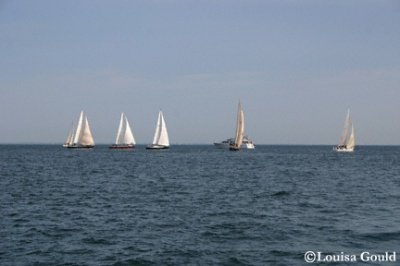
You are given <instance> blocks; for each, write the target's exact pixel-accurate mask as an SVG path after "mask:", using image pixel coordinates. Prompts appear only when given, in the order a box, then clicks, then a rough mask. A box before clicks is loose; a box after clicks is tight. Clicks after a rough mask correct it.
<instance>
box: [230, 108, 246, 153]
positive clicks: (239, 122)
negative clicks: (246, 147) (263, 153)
mask: <svg viewBox="0 0 400 266" xmlns="http://www.w3.org/2000/svg"><path fill="white" fill-rule="evenodd" d="M243 136H244V113H243V108H242V104H241V103H240V101H239V105H238V112H237V119H236V133H235V142H234V143H233V144H232V145H231V146H230V147H229V150H231V151H238V150H240V147H241V145H242V142H243Z"/></svg>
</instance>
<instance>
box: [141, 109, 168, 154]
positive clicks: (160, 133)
mask: <svg viewBox="0 0 400 266" xmlns="http://www.w3.org/2000/svg"><path fill="white" fill-rule="evenodd" d="M168 148H169V138H168V131H167V124H166V123H165V120H164V116H163V113H162V111H160V112H159V113H158V119H157V126H156V130H155V132H154V138H153V143H152V144H150V145H148V146H147V147H146V149H168Z"/></svg>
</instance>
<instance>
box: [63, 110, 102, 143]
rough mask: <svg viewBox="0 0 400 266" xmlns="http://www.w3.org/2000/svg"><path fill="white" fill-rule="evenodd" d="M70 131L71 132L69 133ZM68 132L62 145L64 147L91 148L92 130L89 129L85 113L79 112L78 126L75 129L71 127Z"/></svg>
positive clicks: (92, 141)
mask: <svg viewBox="0 0 400 266" xmlns="http://www.w3.org/2000/svg"><path fill="white" fill-rule="evenodd" d="M71 132H72V134H71ZM71 132H70V134H69V135H68V138H67V141H66V143H64V145H63V146H64V147H66V148H93V147H94V140H93V136H92V132H91V131H90V126H89V122H88V119H87V117H86V115H85V114H84V113H83V111H82V112H81V114H80V116H79V121H78V126H77V127H76V129H74V127H73V128H72V130H71Z"/></svg>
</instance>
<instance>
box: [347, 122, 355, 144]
mask: <svg viewBox="0 0 400 266" xmlns="http://www.w3.org/2000/svg"><path fill="white" fill-rule="evenodd" d="M346 146H347V148H348V149H354V147H355V146H356V137H355V134H354V126H353V125H352V126H351V134H350V136H349V139H348V140H347V143H346Z"/></svg>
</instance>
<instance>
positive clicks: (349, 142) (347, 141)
mask: <svg viewBox="0 0 400 266" xmlns="http://www.w3.org/2000/svg"><path fill="white" fill-rule="evenodd" d="M355 146H356V138H355V133H354V125H353V122H352V120H351V117H350V110H348V111H347V116H346V119H345V121H344V127H343V132H342V136H341V137H340V140H339V145H337V146H336V147H334V148H333V149H334V150H335V151H337V152H352V151H354V147H355Z"/></svg>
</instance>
